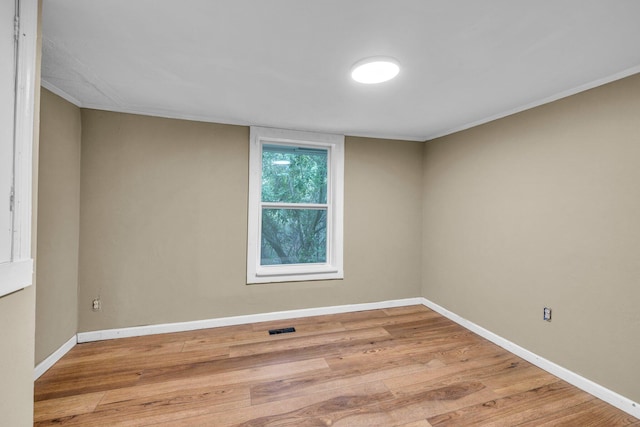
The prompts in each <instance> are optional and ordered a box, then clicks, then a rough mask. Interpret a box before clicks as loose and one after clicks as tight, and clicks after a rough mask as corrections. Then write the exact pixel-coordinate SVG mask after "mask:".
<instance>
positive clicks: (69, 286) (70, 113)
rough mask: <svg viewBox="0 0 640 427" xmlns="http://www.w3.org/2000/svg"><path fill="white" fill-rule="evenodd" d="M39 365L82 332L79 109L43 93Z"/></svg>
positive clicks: (38, 310)
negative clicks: (79, 296)
mask: <svg viewBox="0 0 640 427" xmlns="http://www.w3.org/2000/svg"><path fill="white" fill-rule="evenodd" d="M41 110H42V115H41V117H40V164H39V189H38V256H37V258H38V274H37V282H38V287H37V291H36V346H35V349H36V353H35V361H36V364H38V363H40V362H42V361H43V360H44V359H45V358H46V357H47V356H49V355H50V354H51V353H53V352H54V351H55V350H57V349H58V348H59V347H60V346H61V345H62V344H64V343H65V342H66V341H68V340H69V338H71V337H73V336H74V335H75V333H76V332H77V330H78V310H77V307H78V304H77V300H78V243H79V229H80V129H81V126H80V109H79V108H78V107H76V106H75V105H73V104H70V103H69V102H67V101H65V100H64V99H62V98H60V97H59V96H57V95H54V94H53V93H51V92H49V91H47V90H46V89H43V90H42V97H41Z"/></svg>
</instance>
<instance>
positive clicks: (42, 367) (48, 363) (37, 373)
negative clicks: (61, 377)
mask: <svg viewBox="0 0 640 427" xmlns="http://www.w3.org/2000/svg"><path fill="white" fill-rule="evenodd" d="M77 342H78V341H77V337H76V336H75V335H74V336H72V337H71V338H69V341H67V342H66V343H64V344H62V345H61V346H60V348H59V349H57V350H56V351H54V352H53V353H52V354H51V355H50V356H49V357H47V358H46V359H44V360H43V361H42V362H40V363H38V365H37V366H36V367H35V369H34V370H33V380H34V381H35V380H37V379H38V378H40V377H41V376H42V374H44V373H45V372H47V370H49V368H50V367H52V366H53V365H54V364H55V363H56V362H57V361H58V360H60V359H61V358H62V356H64V355H65V354H67V353H68V352H69V350H71V349H72V348H73V347H74V346H75V345H76V343H77Z"/></svg>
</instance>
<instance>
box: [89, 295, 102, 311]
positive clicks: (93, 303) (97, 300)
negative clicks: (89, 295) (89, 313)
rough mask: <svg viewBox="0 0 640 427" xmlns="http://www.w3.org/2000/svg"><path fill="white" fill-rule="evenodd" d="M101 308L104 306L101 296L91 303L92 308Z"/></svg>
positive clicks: (98, 309) (95, 309) (97, 309)
mask: <svg viewBox="0 0 640 427" xmlns="http://www.w3.org/2000/svg"><path fill="white" fill-rule="evenodd" d="M101 308H102V303H101V302H100V298H96V299H94V300H93V302H92V303H91V309H92V310H93V311H100V309H101Z"/></svg>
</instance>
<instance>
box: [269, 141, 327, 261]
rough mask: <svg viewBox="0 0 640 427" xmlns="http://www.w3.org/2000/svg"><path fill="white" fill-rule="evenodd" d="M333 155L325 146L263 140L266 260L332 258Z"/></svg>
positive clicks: (322, 259)
mask: <svg viewBox="0 0 640 427" xmlns="http://www.w3.org/2000/svg"><path fill="white" fill-rule="evenodd" d="M327 158H328V156H327V150H322V149H310V148H304V147H293V146H277V145H264V146H263V150H262V202H263V209H262V236H261V245H260V250H261V256H260V259H261V262H260V263H261V265H274V264H307V263H324V262H326V258H327V208H326V203H327ZM270 203H273V204H279V205H278V206H269V204H270ZM282 204H285V205H282ZM297 204H306V205H307V206H296V205H297ZM309 205H311V206H309Z"/></svg>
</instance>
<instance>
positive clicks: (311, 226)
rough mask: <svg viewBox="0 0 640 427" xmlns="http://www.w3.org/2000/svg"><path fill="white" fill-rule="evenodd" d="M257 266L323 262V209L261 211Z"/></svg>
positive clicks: (324, 223)
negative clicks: (259, 246)
mask: <svg viewBox="0 0 640 427" xmlns="http://www.w3.org/2000/svg"><path fill="white" fill-rule="evenodd" d="M260 249H261V252H260V265H275V264H309V263H325V262H326V261H327V211H326V210H325V209H263V210H262V236H261V248H260Z"/></svg>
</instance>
